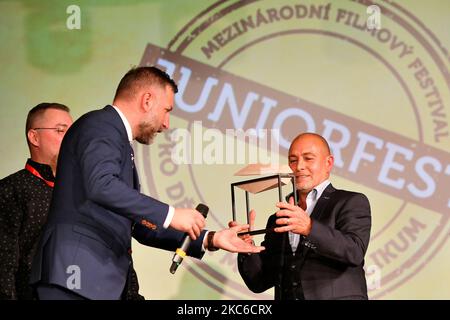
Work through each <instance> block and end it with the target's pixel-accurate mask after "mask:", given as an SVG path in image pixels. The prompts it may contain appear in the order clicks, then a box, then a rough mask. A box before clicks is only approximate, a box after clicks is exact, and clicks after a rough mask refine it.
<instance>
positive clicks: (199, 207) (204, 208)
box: [195, 203, 209, 218]
mask: <svg viewBox="0 0 450 320" xmlns="http://www.w3.org/2000/svg"><path fill="white" fill-rule="evenodd" d="M195 210H197V211H198V212H200V213H201V214H202V216H203V217H205V218H206V216H207V215H208V211H209V208H208V206H206V205H204V204H203V203H199V204H198V205H197V207H196V208H195Z"/></svg>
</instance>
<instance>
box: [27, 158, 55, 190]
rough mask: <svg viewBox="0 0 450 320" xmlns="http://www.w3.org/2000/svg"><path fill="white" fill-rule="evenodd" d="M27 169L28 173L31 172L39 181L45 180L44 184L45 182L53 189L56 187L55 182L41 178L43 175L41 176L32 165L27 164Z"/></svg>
mask: <svg viewBox="0 0 450 320" xmlns="http://www.w3.org/2000/svg"><path fill="white" fill-rule="evenodd" d="M25 169H27V170H28V171H30V172H31V174H32V175H34V176H36V177H38V178H39V179H42V180H44V182H45V183H46V184H47V185H48V186H49V187H50V188H53V187H54V186H55V183H54V182H53V181H48V180H45V179H44V178H43V177H42V176H41V174H40V173H39V172H38V171H37V170H36V169H35V168H33V167H32V166H31V165H30V164H28V163H27V164H26V165H25Z"/></svg>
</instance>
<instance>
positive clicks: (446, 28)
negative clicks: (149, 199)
mask: <svg viewBox="0 0 450 320" xmlns="http://www.w3.org/2000/svg"><path fill="white" fill-rule="evenodd" d="M449 13H450V1H445V0H429V1H422V0H408V1H406V0H404V1H401V0H396V1H383V0H378V1H356V0H354V1H351V0H348V1H347V0H328V1H327V0H314V1H313V0H297V1H291V0H260V1H255V0H248V1H235V0H220V1H211V0H195V1H184V0H153V1H146V0H97V1H93V0H92V1H88V0H84V1H75V0H70V1H66V0H54V1H50V0H45V1H32V0H29V1H27V0H1V1H0V14H1V19H0V26H1V27H0V41H1V43H2V50H1V51H0V66H1V68H0V70H1V72H0V79H1V82H0V83H1V87H0V88H1V89H0V90H1V91H0V99H1V108H0V122H1V138H0V139H1V140H0V141H1V142H0V148H1V149H0V152H1V154H2V155H3V156H2V158H1V160H0V161H1V165H0V177H5V176H7V175H8V174H10V173H12V172H15V171H17V170H19V169H21V168H22V167H23V165H24V163H25V161H26V158H27V157H28V149H27V147H26V142H25V134H24V127H25V118H26V115H27V112H28V110H29V109H30V108H31V107H33V106H34V105H36V104H38V103H40V102H44V101H47V102H60V103H63V104H66V105H68V106H69V107H70V108H71V110H72V115H73V117H74V119H76V118H78V117H79V116H81V115H82V114H84V113H85V112H87V111H90V110H94V109H99V108H102V107H103V106H105V105H107V104H109V103H111V102H112V98H113V95H114V92H115V89H116V87H117V84H118V82H119V80H120V78H121V77H122V76H123V74H125V72H127V71H128V70H129V69H130V68H132V67H134V66H138V65H157V66H159V67H161V68H163V69H165V70H166V71H167V72H168V73H169V74H171V75H172V76H173V77H174V78H175V80H176V81H177V83H178V85H179V92H178V94H177V95H176V99H175V108H174V111H173V112H172V116H171V122H170V126H171V130H170V131H168V132H165V133H162V134H160V135H159V136H158V137H157V138H156V139H155V142H154V144H153V145H151V146H142V145H139V144H135V145H134V148H135V153H136V159H137V166H138V169H139V173H140V177H141V185H142V191H143V192H144V193H146V194H148V195H151V196H153V197H155V198H158V199H160V200H162V201H165V202H167V203H170V204H172V205H174V206H176V207H182V206H188V207H195V206H196V205H197V203H200V202H203V203H205V204H207V205H208V206H209V207H210V213H209V216H208V219H207V228H208V229H214V230H216V229H221V228H224V227H226V226H227V222H228V221H229V220H231V218H232V214H231V212H232V206H231V191H230V190H231V189H230V184H231V183H234V182H238V181H243V180H245V179H247V178H251V177H242V176H235V175H234V174H235V173H236V171H238V170H240V169H242V168H243V167H245V166H246V165H247V164H248V163H250V162H255V161H257V162H263V160H267V159H269V161H270V162H276V160H278V161H279V163H280V164H287V157H286V155H287V151H288V147H289V141H290V140H291V139H292V138H293V137H294V136H295V135H297V134H298V133H300V132H303V131H313V132H317V133H319V134H322V135H324V136H325V137H326V138H327V139H328V140H329V142H330V146H331V148H332V151H333V153H334V155H335V167H334V170H333V172H332V177H331V180H332V182H333V184H334V186H335V187H337V188H341V189H348V190H355V191H359V192H362V193H364V194H366V195H367V196H368V198H369V200H370V203H371V207H372V221H373V224H372V231H371V241H370V245H369V248H368V252H367V254H366V261H365V269H366V275H367V282H368V288H369V296H370V298H371V299H449V298H450V288H449V285H448V284H449V280H450V278H449V275H448V274H449V272H448V270H450V250H449V242H448V236H449V230H450V222H449V217H450V192H449V190H450V136H449V123H450V90H449V88H450V73H449V70H450V55H449V51H448V49H449V48H450V20H449V19H448V14H449ZM249 129H253V131H251V130H250V131H248V130H249ZM174 132H177V133H178V135H174ZM239 132H241V133H242V132H244V137H243V138H242V137H241V138H239V137H237V135H238V134H239ZM245 134H248V135H247V136H245ZM252 135H253V137H257V138H258V139H257V143H255V142H254V140H253V142H252V140H251V136H252ZM177 137H178V140H177ZM264 137H265V138H266V139H263V138H264ZM269 137H270V139H269ZM273 137H275V138H274V139H275V142H274V141H273V139H272V138H273ZM258 142H265V143H266V144H265V146H266V147H264V145H263V146H262V147H259V145H258ZM269 149H270V150H271V152H270V153H269V152H267V153H265V152H261V150H263V151H264V150H266V151H268V150H269ZM286 188H287V189H289V184H288V185H287V186H285V187H283V192H287V191H289V190H286ZM277 199H278V198H277V192H276V191H275V190H271V191H266V192H263V193H259V194H250V196H249V200H250V204H251V206H252V207H254V208H255V209H256V211H257V225H258V226H261V227H263V226H264V224H265V221H266V219H267V217H268V216H269V215H270V214H271V213H273V212H274V211H275V206H274V203H275V202H276V201H277ZM236 207H237V217H236V218H237V220H238V221H239V222H245V210H246V207H245V196H244V192H243V191H242V190H237V191H236ZM262 237H263V236H261V235H259V236H255V241H256V242H260V241H262ZM172 255H173V252H166V251H161V250H158V249H154V248H148V247H144V246H142V245H140V244H138V243H137V242H135V243H133V256H134V261H135V268H136V269H137V272H138V276H139V280H140V286H141V293H142V294H143V295H145V297H146V298H147V299H272V297H273V290H269V291H266V292H264V293H262V294H258V295H256V294H253V293H252V292H250V291H249V290H248V289H247V288H246V286H245V284H244V283H243V281H242V279H241V278H240V276H239V273H238V271H237V267H236V254H232V253H227V252H222V251H218V252H214V253H210V252H207V253H206V254H205V256H204V258H203V259H202V260H201V261H199V260H195V259H191V258H186V259H185V261H183V264H182V266H181V267H180V268H179V269H178V271H177V272H176V273H175V274H174V275H172V274H170V273H169V266H170V262H171V258H172Z"/></svg>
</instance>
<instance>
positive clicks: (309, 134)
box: [289, 132, 331, 155]
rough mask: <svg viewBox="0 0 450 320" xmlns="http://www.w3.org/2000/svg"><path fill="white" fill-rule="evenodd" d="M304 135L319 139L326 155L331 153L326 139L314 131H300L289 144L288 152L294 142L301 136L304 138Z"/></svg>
mask: <svg viewBox="0 0 450 320" xmlns="http://www.w3.org/2000/svg"><path fill="white" fill-rule="evenodd" d="M305 137H313V138H315V139H317V140H319V141H320V142H321V144H322V147H323V148H324V150H325V151H326V152H327V155H331V150H330V145H329V144H328V141H327V140H326V139H325V138H324V137H322V136H321V135H320V134H317V133H314V132H302V133H300V134H299V135H298V136H296V137H295V138H294V139H293V140H292V142H291V145H290V146H289V153H290V151H291V149H292V146H293V145H294V143H296V142H297V141H298V140H300V139H301V138H305Z"/></svg>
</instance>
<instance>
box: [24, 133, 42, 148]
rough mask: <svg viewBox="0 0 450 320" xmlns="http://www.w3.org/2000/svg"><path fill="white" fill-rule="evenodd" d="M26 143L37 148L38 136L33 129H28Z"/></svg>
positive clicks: (38, 143)
mask: <svg viewBox="0 0 450 320" xmlns="http://www.w3.org/2000/svg"><path fill="white" fill-rule="evenodd" d="M27 137H28V141H29V142H30V144H31V145H33V146H35V147H39V145H40V141H39V135H38V134H37V131H36V130H34V129H30V130H28V132H27Z"/></svg>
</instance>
